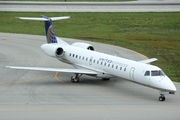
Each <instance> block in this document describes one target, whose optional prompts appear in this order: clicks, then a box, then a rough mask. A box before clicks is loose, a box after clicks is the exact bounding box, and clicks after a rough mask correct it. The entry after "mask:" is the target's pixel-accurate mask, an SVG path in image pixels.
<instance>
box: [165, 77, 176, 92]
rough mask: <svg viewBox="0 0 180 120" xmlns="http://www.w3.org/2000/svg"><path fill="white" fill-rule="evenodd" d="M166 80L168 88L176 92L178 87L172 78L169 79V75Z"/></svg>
mask: <svg viewBox="0 0 180 120" xmlns="http://www.w3.org/2000/svg"><path fill="white" fill-rule="evenodd" d="M164 81H165V86H166V89H167V90H169V91H170V92H176V91H177V89H176V87H175V85H174V83H173V82H172V81H171V79H169V78H168V77H167V76H166V77H165V79H164Z"/></svg>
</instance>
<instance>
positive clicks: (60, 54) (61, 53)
mask: <svg viewBox="0 0 180 120" xmlns="http://www.w3.org/2000/svg"><path fill="white" fill-rule="evenodd" d="M63 54H64V50H63V49H62V48H57V50H56V56H57V57H61V56H63Z"/></svg>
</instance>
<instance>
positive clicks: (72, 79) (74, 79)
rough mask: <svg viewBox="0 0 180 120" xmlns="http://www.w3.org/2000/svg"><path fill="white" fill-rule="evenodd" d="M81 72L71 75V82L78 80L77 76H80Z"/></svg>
mask: <svg viewBox="0 0 180 120" xmlns="http://www.w3.org/2000/svg"><path fill="white" fill-rule="evenodd" d="M81 75H82V74H80V75H79V74H78V73H75V74H74V75H73V76H72V77H71V82H73V83H77V82H79V78H80V77H81Z"/></svg>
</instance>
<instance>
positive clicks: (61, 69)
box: [6, 66, 97, 75]
mask: <svg viewBox="0 0 180 120" xmlns="http://www.w3.org/2000/svg"><path fill="white" fill-rule="evenodd" d="M6 67H7V68H12V69H23V70H38V71H51V72H52V71H54V72H64V73H80V74H91V75H97V72H94V71H91V70H85V69H63V68H43V67H18V66H6Z"/></svg>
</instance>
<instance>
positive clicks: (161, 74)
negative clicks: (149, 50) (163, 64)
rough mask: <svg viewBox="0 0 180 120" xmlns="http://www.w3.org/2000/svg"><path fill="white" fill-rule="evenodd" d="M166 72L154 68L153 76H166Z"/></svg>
mask: <svg viewBox="0 0 180 120" xmlns="http://www.w3.org/2000/svg"><path fill="white" fill-rule="evenodd" d="M164 75H165V74H164V72H163V71H162V70H153V71H151V76H164Z"/></svg>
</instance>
